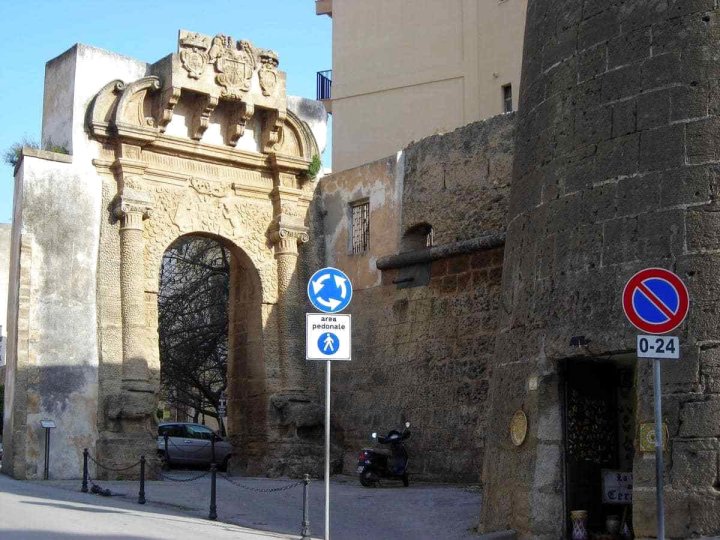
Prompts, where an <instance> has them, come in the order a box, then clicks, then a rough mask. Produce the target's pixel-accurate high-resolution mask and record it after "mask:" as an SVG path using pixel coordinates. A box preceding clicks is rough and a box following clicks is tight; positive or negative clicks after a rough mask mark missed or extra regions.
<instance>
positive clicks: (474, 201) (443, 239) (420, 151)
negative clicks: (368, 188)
mask: <svg viewBox="0 0 720 540" xmlns="http://www.w3.org/2000/svg"><path fill="white" fill-rule="evenodd" d="M512 118H514V115H512V114H511V115H501V116H495V117H493V118H490V119H488V120H485V121H482V122H474V123H472V124H468V125H467V126H465V127H463V128H460V129H457V130H455V131H453V132H451V133H448V134H445V135H434V136H432V137H427V138H425V139H422V140H420V141H418V142H416V143H413V144H411V145H410V146H408V148H407V149H406V151H405V179H404V186H403V198H402V212H401V213H402V223H401V233H402V234H404V233H405V232H406V231H407V230H408V229H410V228H411V227H413V226H414V225H416V224H418V223H422V222H426V223H429V224H430V225H432V227H433V231H434V237H435V238H434V240H435V245H443V244H450V243H452V242H459V241H463V240H469V239H471V238H475V237H477V236H480V235H481V234H483V233H486V232H489V231H500V230H504V229H505V222H506V219H507V218H506V215H507V207H508V198H509V196H510V190H509V185H510V176H511V171H512V160H513V147H514V144H515V141H514V133H515V132H514V127H515V124H514V122H513V120H512Z"/></svg>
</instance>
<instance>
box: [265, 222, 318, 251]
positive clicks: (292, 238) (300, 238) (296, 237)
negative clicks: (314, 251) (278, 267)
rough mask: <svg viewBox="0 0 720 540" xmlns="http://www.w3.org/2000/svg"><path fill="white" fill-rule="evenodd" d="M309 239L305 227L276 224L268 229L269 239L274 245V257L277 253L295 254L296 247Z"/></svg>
mask: <svg viewBox="0 0 720 540" xmlns="http://www.w3.org/2000/svg"><path fill="white" fill-rule="evenodd" d="M309 240H310V235H309V234H308V229H307V227H292V228H290V227H282V226H278V227H276V228H275V229H273V230H271V231H270V241H271V242H272V243H273V244H274V247H275V257H277V256H279V255H295V256H297V254H298V250H297V247H298V245H299V244H304V243H305V242H308V241H309Z"/></svg>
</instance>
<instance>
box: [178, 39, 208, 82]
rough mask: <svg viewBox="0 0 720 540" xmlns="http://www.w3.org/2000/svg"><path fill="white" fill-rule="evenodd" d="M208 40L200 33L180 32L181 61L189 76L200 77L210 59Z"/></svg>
mask: <svg viewBox="0 0 720 540" xmlns="http://www.w3.org/2000/svg"><path fill="white" fill-rule="evenodd" d="M208 45H209V44H208V40H207V38H206V37H205V36H203V35H201V34H198V33H185V34H180V61H181V62H182V66H183V67H184V68H185V69H186V70H187V72H188V77H192V78H193V79H199V78H200V76H201V75H202V74H203V71H205V65H206V64H207V63H208V61H209V57H208V53H207V50H208Z"/></svg>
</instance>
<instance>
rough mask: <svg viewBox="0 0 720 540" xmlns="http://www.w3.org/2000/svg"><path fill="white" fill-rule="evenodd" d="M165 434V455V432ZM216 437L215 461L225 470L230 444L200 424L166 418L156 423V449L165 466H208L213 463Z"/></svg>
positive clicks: (230, 452) (230, 451) (230, 448)
mask: <svg viewBox="0 0 720 540" xmlns="http://www.w3.org/2000/svg"><path fill="white" fill-rule="evenodd" d="M166 434H167V436H168V437H167V439H168V440H167V455H166V454H165V435H166ZM213 440H214V441H215V463H217V464H218V468H219V469H220V470H226V469H227V465H228V461H229V460H230V456H231V455H232V445H231V444H230V443H229V442H228V441H226V440H225V439H223V438H222V437H220V435H218V434H217V433H215V432H214V431H213V430H212V429H210V428H209V427H207V426H203V425H202V424H193V423H189V422H168V423H162V424H160V425H159V426H158V438H157V449H158V450H157V451H158V455H159V456H160V458H161V459H162V460H163V461H164V462H165V464H166V465H167V466H168V467H173V466H176V465H195V466H203V467H209V466H210V464H211V463H212V442H213Z"/></svg>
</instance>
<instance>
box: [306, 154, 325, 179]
mask: <svg viewBox="0 0 720 540" xmlns="http://www.w3.org/2000/svg"><path fill="white" fill-rule="evenodd" d="M321 169H322V161H320V156H318V155H317V154H315V155H314V156H313V157H312V160H311V161H310V166H309V167H308V170H307V176H308V178H310V179H311V180H312V179H314V178H317V175H318V173H319V172H320V170H321Z"/></svg>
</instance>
